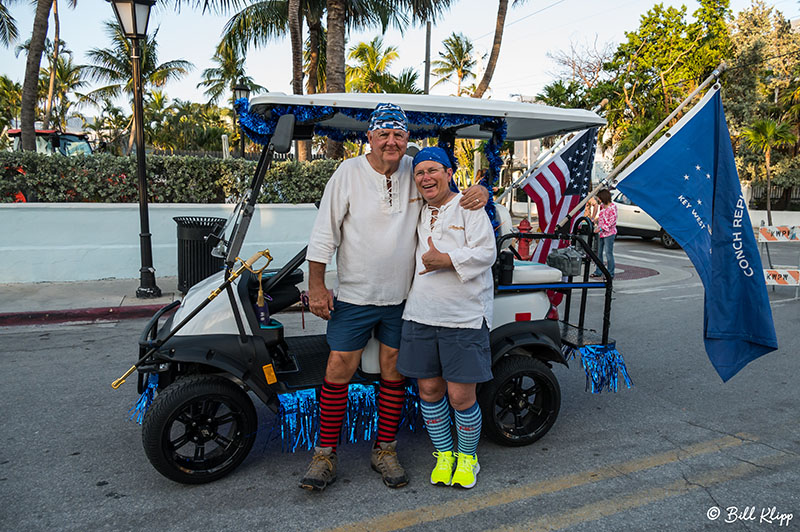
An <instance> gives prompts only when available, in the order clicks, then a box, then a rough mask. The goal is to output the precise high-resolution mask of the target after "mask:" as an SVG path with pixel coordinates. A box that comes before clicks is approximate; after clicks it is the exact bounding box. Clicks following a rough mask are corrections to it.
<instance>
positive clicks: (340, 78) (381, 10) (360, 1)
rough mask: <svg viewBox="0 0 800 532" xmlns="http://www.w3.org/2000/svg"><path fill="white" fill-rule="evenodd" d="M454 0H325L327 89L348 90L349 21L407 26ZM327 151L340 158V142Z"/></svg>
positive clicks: (434, 14) (433, 16) (431, 16)
mask: <svg viewBox="0 0 800 532" xmlns="http://www.w3.org/2000/svg"><path fill="white" fill-rule="evenodd" d="M451 2H452V0H352V1H350V2H345V1H344V0H326V9H327V11H328V19H327V22H328V24H327V26H328V41H327V53H326V61H327V65H326V69H325V77H326V84H327V91H328V92H343V91H344V90H345V59H344V48H345V46H344V43H345V29H346V25H347V22H348V21H350V22H351V24H353V23H358V21H359V20H360V21H361V23H363V24H367V25H370V24H373V23H376V22H377V23H380V24H381V25H382V26H383V28H384V29H385V28H386V26H387V24H389V23H393V24H394V25H397V26H405V25H406V24H407V23H408V22H409V17H408V15H407V13H408V14H410V21H411V23H420V22H424V21H426V20H430V21H431V22H435V19H436V17H437V16H438V15H440V14H441V13H442V12H443V11H444V10H445V9H447V8H449V7H450V4H451ZM326 151H327V154H328V157H330V158H340V157H341V153H342V147H341V143H338V142H333V141H330V140H329V141H328V146H327V149H326Z"/></svg>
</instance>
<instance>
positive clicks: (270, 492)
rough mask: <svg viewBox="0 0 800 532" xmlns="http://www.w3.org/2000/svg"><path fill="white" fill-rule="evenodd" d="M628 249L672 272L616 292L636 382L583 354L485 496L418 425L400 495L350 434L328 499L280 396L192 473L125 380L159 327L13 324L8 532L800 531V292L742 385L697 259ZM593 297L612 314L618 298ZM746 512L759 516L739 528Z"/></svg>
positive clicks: (4, 470)
mask: <svg viewBox="0 0 800 532" xmlns="http://www.w3.org/2000/svg"><path fill="white" fill-rule="evenodd" d="M617 255H618V259H617V260H618V262H619V263H621V264H622V265H623V266H622V268H623V269H624V265H625V264H628V265H631V266H637V267H644V268H651V269H655V270H657V271H658V272H659V273H658V275H654V276H652V277H647V278H643V279H639V280H636V281H628V282H620V283H618V284H617V286H616V289H615V293H614V297H615V301H614V309H613V319H612V336H614V337H615V338H616V339H617V342H618V347H619V349H620V351H621V352H622V353H623V354H624V355H625V358H626V361H627V364H628V367H629V369H630V372H631V375H632V377H633V379H634V382H635V386H634V387H633V388H632V389H630V390H628V389H624V390H622V391H620V392H619V393H617V394H609V393H603V394H601V395H591V394H588V393H585V392H584V391H583V389H584V376H583V372H582V370H581V368H580V367H579V366H578V365H576V364H574V363H573V364H572V367H571V368H569V369H567V368H562V367H557V368H555V370H554V371H555V372H556V375H557V377H558V379H559V382H560V384H561V388H562V393H563V402H562V408H561V414H560V416H559V419H558V421H557V423H556V425H555V427H554V428H553V429H552V430H551V431H550V433H549V434H548V435H547V436H545V438H543V439H542V440H540V441H538V442H536V443H534V444H533V445H530V446H528V447H521V448H506V447H500V446H498V445H495V444H492V443H490V442H488V441H484V442H482V444H481V448H480V458H481V466H482V468H481V469H482V470H481V474H480V477H479V479H480V481H479V483H478V485H477V486H476V488H474V489H473V490H470V491H463V490H455V489H450V488H435V487H433V486H430V485H429V484H428V482H427V475H428V474H429V472H430V467H431V466H432V464H433V458H432V457H431V456H430V451H431V449H430V444H429V442H428V441H427V437H426V435H425V434H424V433H418V434H412V433H409V432H404V433H403V434H401V435H400V445H401V457H402V458H403V460H404V462H405V464H406V466H407V468H408V470H409V473H410V475H411V478H412V483H411V484H410V485H409V486H408V487H407V488H405V489H402V490H398V491H390V490H388V489H387V488H385V487H383V485H382V484H381V482H380V480H379V479H378V477H377V475H376V474H375V473H373V472H372V471H371V470H370V469H369V467H368V463H367V455H368V448H367V446H366V445H345V446H343V447H342V449H341V451H340V456H341V458H340V467H341V468H342V470H341V473H340V479H339V481H338V482H337V483H336V484H335V485H334V486H333V487H332V489H330V490H328V491H326V492H324V493H322V494H309V493H307V492H305V491H303V490H300V489H298V488H297V482H298V480H299V477H300V475H301V474H302V473H303V471H304V469H305V466H306V463H307V460H308V455H307V454H304V453H300V454H294V455H293V454H284V453H281V451H280V446H279V445H278V443H277V442H275V441H272V442H269V441H267V435H268V433H269V428H270V426H271V423H272V416H271V414H270V413H269V411H268V410H267V409H266V408H265V407H263V406H261V405H259V406H258V413H259V417H260V427H261V428H260V435H259V438H258V440H257V442H256V444H255V446H254V448H253V451H252V452H251V454H250V456H249V457H248V459H247V460H246V461H245V462H244V464H243V465H242V466H241V467H240V468H239V469H238V470H237V471H235V472H234V473H233V474H232V475H230V476H228V477H226V478H224V479H222V480H220V481H217V482H215V483H213V484H208V485H203V486H183V485H179V484H175V483H173V482H170V481H168V480H166V479H164V478H163V477H161V476H160V475H159V474H158V473H157V472H156V471H155V470H154V469H153V468H152V467H151V466H150V465H149V463H148V462H147V460H146V458H145V456H144V453H143V451H142V446H141V440H140V429H139V427H138V426H137V425H135V424H134V423H131V422H130V421H128V420H127V419H126V412H127V410H128V409H129V408H130V406H131V405H132V403H133V401H134V400H135V389H134V386H132V385H130V384H126V385H124V386H123V387H122V388H121V389H120V390H118V391H114V390H112V389H111V388H110V386H109V383H110V382H111V381H112V380H113V379H115V378H116V377H118V376H119V374H120V373H121V372H122V371H124V370H125V369H127V368H128V367H129V366H130V364H131V362H132V359H133V358H134V356H135V344H136V339H137V337H138V334H139V332H140V330H141V328H142V326H143V324H144V321H140V320H131V321H125V322H119V323H109V324H102V325H72V326H65V325H59V326H37V327H27V328H24V327H18V328H3V329H0V412H1V413H2V419H3V423H2V430H1V431H0V437H1V438H2V442H3V445H2V447H0V530H10V531H11V530H13V531H18V530H70V531H72V530H74V531H85V530H144V529H150V530H152V529H159V530H187V531H188V530H193V531H194V530H326V529H335V530H400V529H407V530H414V531H423V530H424V531H439V530H462V531H472V530H571V531H573V530H574V531H583V530H585V531H590V530H591V531H592V532H597V531H615V532H616V531H620V530H636V531H640V530H725V531H727V530H731V531H734V530H735V531H740V530H772V529H776V530H777V529H780V530H784V529H787V528H788V529H798V528H800V525H798V522H800V489H798V486H800V423H798V421H799V420H798V411H800V409H798V406H799V405H798V394H797V391H796V385H797V375H800V357H798V353H799V352H800V340H798V335H797V330H798V329H799V328H800V302H798V301H796V300H795V301H793V300H791V298H792V297H793V295H794V290H793V289H779V290H776V291H775V292H774V293H773V292H771V293H770V297H771V299H772V301H773V312H774V314H775V323H776V328H777V332H778V339H779V342H780V345H781V349H780V350H779V351H778V352H776V353H772V354H769V355H767V356H765V357H762V358H761V359H759V360H757V361H755V362H753V363H751V364H750V365H749V366H747V367H746V368H745V369H744V370H743V371H742V372H741V373H740V374H739V375H737V376H736V377H734V378H733V379H732V380H731V381H729V382H728V383H725V384H723V383H722V382H721V381H720V379H719V377H718V376H717V375H716V373H715V372H714V370H713V368H712V367H711V365H710V363H709V362H708V360H707V357H706V355H705V353H704V351H703V346H702V318H703V314H702V312H703V310H702V307H703V298H702V291H701V289H700V286H699V280H698V279H697V276H696V274H695V273H694V270H693V268H692V267H691V264H690V263H689V262H688V261H687V260H685V256H684V255H683V254H682V252H680V251H669V250H663V248H660V247H659V246H658V245H657V244H656V243H652V242H643V241H641V240H638V239H620V241H619V242H618V245H617ZM787 257H788V258H787V260H789V259H791V257H790V256H787ZM653 261H654V262H653ZM789 264H791V262H789ZM589 304H590V311H591V312H592V313H593V315H594V316H595V317H596V316H597V315H598V312H599V309H600V305H601V298H600V297H597V296H592V297H591V298H590V301H589ZM297 318H298V316H296V315H295V316H292V317H291V318H289V319H287V327H288V326H290V325H291V326H292V327H294V328H297V327H298V324H297V322H296V321H294V322H291V320H296V319H297ZM290 322H291V323H290ZM314 326H315V327H316V326H317V325H314ZM730 507H736V508H738V510H739V512H740V515H739V519H737V520H735V522H729V523H726V522H725V521H726V520H727V521H734V517H733V516H732V514H730V513H729V510H728V508H730ZM773 507H774V508H775V510H774V512H773V511H772V510H771V509H772V508H773ZM712 508H719V509H720V511H721V515H720V516H719V517H718V518H717V519H715V520H710V519H709V518H708V516H707V515H708V512H711V516H712V517H714V515H715V514H714V510H710V509H712ZM749 508H753V510H752V512H754V513H753V514H752V517H753V520H750V517H751V514H750V513H749V512H750V511H751V510H749ZM770 512H772V513H770ZM762 513H764V514H765V519H771V520H772V522H771V523H769V522H766V521H762V518H761V515H762ZM781 514H783V515H784V517H783V524H784V525H787V526H783V527H779V520H778V519H779V517H778V516H779V515H781ZM790 514H791V516H792V520H791V521H787V519H788V516H789V515H790Z"/></svg>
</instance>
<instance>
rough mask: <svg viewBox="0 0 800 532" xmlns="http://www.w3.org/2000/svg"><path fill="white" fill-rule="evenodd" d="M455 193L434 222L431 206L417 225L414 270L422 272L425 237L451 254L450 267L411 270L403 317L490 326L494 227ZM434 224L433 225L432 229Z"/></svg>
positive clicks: (441, 323)
mask: <svg viewBox="0 0 800 532" xmlns="http://www.w3.org/2000/svg"><path fill="white" fill-rule="evenodd" d="M460 200H461V194H456V195H455V196H454V197H453V198H451V199H450V201H448V202H447V203H445V204H444V205H442V206H441V207H440V208H439V212H438V215H436V217H435V218H434V219H433V220H432V218H433V216H432V214H433V211H432V209H431V207H430V206H429V205H425V206H423V208H422V215H421V216H420V220H419V224H418V225H417V252H416V272H421V271H424V270H425V267H424V266H423V265H422V255H423V254H424V253H425V252H426V251H428V237H431V238H432V239H433V244H434V246H436V249H438V250H439V251H441V252H443V253H447V254H448V255H449V256H450V261H451V262H452V263H453V268H446V269H442V270H436V271H432V272H428V273H425V274H422V275H419V274H418V273H415V274H414V281H413V284H412V285H411V291H410V292H409V294H408V301H406V307H405V311H404V312H403V319H405V320H410V321H415V322H417V323H422V324H425V325H432V326H438V327H456V328H465V329H480V328H481V326H482V325H483V320H486V324H487V325H488V326H489V328H491V326H492V307H493V301H494V287H493V281H492V272H491V267H492V264H494V261H495V258H496V256H497V251H496V248H495V238H494V231H493V230H492V224H491V223H490V222H489V217H488V216H487V215H486V212H485V211H484V210H483V209H481V210H479V211H468V210H466V209H463V208H462V207H461V206H460V205H459V204H458V202H459V201H460ZM431 226H432V227H431Z"/></svg>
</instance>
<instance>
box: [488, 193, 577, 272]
mask: <svg viewBox="0 0 800 532" xmlns="http://www.w3.org/2000/svg"><path fill="white" fill-rule="evenodd" d="M494 208H495V213H496V214H495V215H496V217H497V221H498V222H500V225H499V226H498V228H497V236H498V237H501V236H504V235H507V234H509V233H513V232H514V225H513V222H512V220H511V215H510V214H509V213H508V209H506V208H505V206H504V205H501V204H499V203H495V206H494ZM511 243H512V240H511V239H508V240H506V241H504V242H503V244H502V245H501V249H500V250H499V255H498V260H499V261H500V262H501V263H504V264H506V267H508V264H509V263H510V264H511V265H512V267H513V270H512V278H511V279H512V282H511V284H515V285H523V284H524V285H528V284H544V283H557V282H560V281H561V276H562V273H561V270H557V269H555V268H551V267H550V266H548V265H546V264H540V263H538V262H532V261H528V260H518V259H514V258H513V257H508V255H511V250H509V249H508V248H509V247H510V246H511ZM532 244H533V242H532Z"/></svg>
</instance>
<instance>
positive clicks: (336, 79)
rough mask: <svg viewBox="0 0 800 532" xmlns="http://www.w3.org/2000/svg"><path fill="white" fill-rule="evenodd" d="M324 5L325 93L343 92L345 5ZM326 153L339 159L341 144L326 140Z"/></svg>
mask: <svg viewBox="0 0 800 532" xmlns="http://www.w3.org/2000/svg"><path fill="white" fill-rule="evenodd" d="M326 5H327V9H328V47H327V50H326V64H325V78H326V85H327V92H344V91H345V89H344V21H345V3H344V1H343V0H327V2H326ZM326 151H327V155H328V158H330V159H341V158H342V157H343V156H344V146H343V145H342V143H341V142H336V141H332V140H330V139H328V142H327V146H326Z"/></svg>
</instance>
